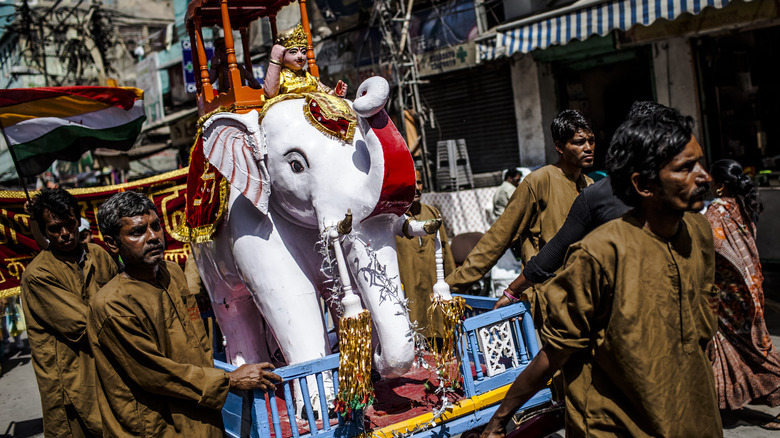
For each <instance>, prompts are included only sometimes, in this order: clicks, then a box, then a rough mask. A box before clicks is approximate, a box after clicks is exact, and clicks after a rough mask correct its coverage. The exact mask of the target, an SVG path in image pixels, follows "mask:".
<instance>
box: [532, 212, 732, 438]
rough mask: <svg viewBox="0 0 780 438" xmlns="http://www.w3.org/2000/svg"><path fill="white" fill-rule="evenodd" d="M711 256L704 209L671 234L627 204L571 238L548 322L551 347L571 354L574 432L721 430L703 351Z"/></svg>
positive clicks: (545, 332) (711, 319)
mask: <svg viewBox="0 0 780 438" xmlns="http://www.w3.org/2000/svg"><path fill="white" fill-rule="evenodd" d="M714 256H715V255H714V251H713V244H712V232H711V231H710V227H709V223H708V222H707V219H705V218H704V216H702V215H701V214H698V213H686V214H685V217H684V219H683V221H682V222H681V229H680V232H679V233H678V235H677V236H675V237H674V238H673V239H671V240H668V241H667V240H665V239H662V238H660V237H658V236H656V235H655V234H653V233H651V232H650V231H649V230H647V229H645V228H643V227H642V225H641V224H640V223H639V222H638V221H637V220H636V219H635V218H634V217H633V216H631V213H628V214H626V215H625V216H623V217H622V218H620V219H616V220H614V221H611V222H608V223H606V224H604V225H602V226H601V227H599V228H597V229H596V230H594V231H593V232H592V233H590V234H589V235H588V236H586V237H585V238H584V239H583V240H582V241H581V242H579V243H577V244H574V245H572V247H571V249H570V250H569V253H568V255H567V257H566V262H565V264H564V268H563V270H562V271H559V273H558V275H557V276H556V277H555V278H553V279H552V280H551V281H550V282H548V283H545V289H546V296H547V298H548V300H549V308H548V310H549V315H548V319H547V321H546V322H545V324H544V327H543V328H542V330H541V338H542V341H543V342H544V343H545V344H546V346H547V347H546V348H554V349H558V350H561V351H563V352H565V353H567V354H569V359H568V362H567V363H566V364H565V365H564V367H563V374H564V378H565V381H566V386H567V388H566V436H567V437H579V436H589V437H601V436H610V437H611V436H635V437H644V436H659V437H660V436H664V437H720V436H723V435H722V430H721V421H720V414H719V411H718V405H717V402H716V398H715V383H714V380H713V376H712V365H711V364H710V361H709V359H708V358H707V355H706V353H705V348H706V345H707V342H708V341H709V340H710V339H711V338H712V336H713V334H715V330H716V328H717V320H716V318H715V315H714V314H713V312H712V311H711V310H710V308H709V306H708V299H711V298H712V297H714V294H713V291H712V282H713V279H714V268H715V262H714Z"/></svg>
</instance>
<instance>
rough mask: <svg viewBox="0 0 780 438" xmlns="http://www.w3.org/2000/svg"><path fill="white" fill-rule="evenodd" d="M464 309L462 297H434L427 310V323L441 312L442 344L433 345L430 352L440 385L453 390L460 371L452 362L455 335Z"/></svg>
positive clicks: (454, 362) (464, 303)
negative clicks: (442, 326) (442, 324)
mask: <svg viewBox="0 0 780 438" xmlns="http://www.w3.org/2000/svg"><path fill="white" fill-rule="evenodd" d="M466 307H468V306H467V305H466V300H465V299H463V297H452V299H450V300H443V299H441V298H440V297H437V296H434V297H433V301H432V303H431V306H430V307H429V308H428V321H434V319H433V317H434V314H435V313H436V312H441V314H442V317H443V323H444V334H443V338H442V343H441V345H433V346H432V347H431V351H432V353H433V354H434V357H435V359H436V362H437V372H438V374H439V379H440V382H441V383H440V385H443V386H444V387H445V388H450V389H454V388H455V387H456V385H457V384H458V381H459V380H460V369H459V368H458V363H457V361H454V360H453V358H454V355H455V335H456V333H457V330H458V329H459V328H460V323H461V321H462V320H463V312H464V311H465V309H466Z"/></svg>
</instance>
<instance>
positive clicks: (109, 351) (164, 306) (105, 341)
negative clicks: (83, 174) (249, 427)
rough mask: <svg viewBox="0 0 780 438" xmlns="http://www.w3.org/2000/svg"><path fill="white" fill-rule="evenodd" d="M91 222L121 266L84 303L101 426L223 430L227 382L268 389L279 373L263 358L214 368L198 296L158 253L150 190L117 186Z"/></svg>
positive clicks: (164, 431)
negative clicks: (235, 366)
mask: <svg viewBox="0 0 780 438" xmlns="http://www.w3.org/2000/svg"><path fill="white" fill-rule="evenodd" d="M97 220H98V225H99V226H100V231H101V232H102V234H103V239H104V241H105V243H106V246H108V248H109V251H110V252H111V253H112V254H114V255H119V256H121V257H122V262H123V263H124V266H125V270H124V271H123V272H122V273H121V274H119V275H117V276H116V277H115V278H114V279H113V280H112V281H110V282H109V283H108V284H106V285H105V286H104V287H103V288H102V289H101V290H100V291H99V292H98V293H97V295H96V296H95V297H94V298H93V299H92V301H91V303H90V304H91V305H90V311H89V322H88V333H89V341H90V343H91V345H92V348H93V351H94V355H95V364H96V367H97V371H98V381H99V385H98V391H97V403H98V404H99V406H100V413H101V415H102V417H103V432H104V434H105V435H106V436H139V437H159V436H182V437H222V436H223V433H224V432H223V429H224V428H223V424H222V413H221V409H222V405H223V404H224V403H225V399H226V398H227V394H228V390H229V389H231V388H236V389H241V390H249V389H256V388H259V389H262V390H265V391H268V390H273V389H274V384H273V383H272V382H271V381H276V382H281V378H280V377H279V376H277V375H276V374H274V373H272V372H271V371H270V370H272V369H273V366H272V365H271V364H268V363H262V364H252V365H242V366H240V367H239V368H238V369H236V370H235V371H233V372H230V373H227V372H225V371H222V370H218V369H216V368H214V365H213V358H212V351H211V346H210V344H209V342H208V338H207V336H206V331H205V329H204V326H203V322H202V320H201V318H200V312H199V311H198V305H197V303H196V301H195V297H194V296H193V295H191V294H190V293H189V292H188V289H187V281H186V279H185V277H184V273H183V272H182V270H181V268H180V267H179V265H177V264H176V263H174V262H170V261H165V260H164V257H163V253H164V250H165V240H164V239H163V232H162V224H161V222H160V218H159V217H158V216H157V209H156V208H155V206H154V204H153V203H152V202H151V201H150V200H149V199H148V198H147V197H145V196H144V195H142V194H140V193H136V192H122V193H117V194H116V195H114V196H112V197H111V198H109V199H108V200H107V201H106V202H105V203H103V205H101V206H100V209H99V210H98V214H97Z"/></svg>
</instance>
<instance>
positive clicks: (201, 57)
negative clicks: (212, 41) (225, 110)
mask: <svg viewBox="0 0 780 438" xmlns="http://www.w3.org/2000/svg"><path fill="white" fill-rule="evenodd" d="M194 42H195V52H196V53H197V57H198V70H200V72H199V73H200V89H201V93H202V94H203V96H204V97H205V98H206V101H207V102H211V100H212V99H214V96H215V95H216V93H215V92H214V89H213V88H212V87H211V80H210V79H209V62H208V60H207V59H206V46H204V45H203V33H202V32H201V28H200V18H195V40H194Z"/></svg>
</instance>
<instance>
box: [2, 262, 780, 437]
mask: <svg viewBox="0 0 780 438" xmlns="http://www.w3.org/2000/svg"><path fill="white" fill-rule="evenodd" d="M765 275H766V281H765V283H764V293H765V296H766V309H765V318H766V322H767V327H768V328H769V333H770V334H771V335H772V342H773V343H774V345H775V347H776V348H777V347H778V346H780V269H778V270H777V272H766V270H765ZM24 342H25V348H24V349H22V350H21V351H19V350H14V349H12V351H11V352H10V354H7V355H6V357H5V359H4V361H3V364H2V366H3V371H2V375H1V376H0V438H11V437H13V438H27V437H36V438H37V437H43V422H42V420H41V399H40V395H39V394H38V385H37V383H36V382H35V374H34V373H33V368H32V362H31V359H30V348H29V347H28V344H27V340H26V338H25V339H24ZM745 409H746V410H747V412H749V413H751V414H752V415H753V416H755V417H756V419H755V420H753V422H756V423H757V422H760V421H761V419H764V420H769V419H771V418H773V417H776V416H778V415H780V407H776V408H769V407H766V406H749V407H747V408H745ZM691 421H696V419H693V418H692V419H691ZM723 435H724V437H726V438H778V437H780V432H778V431H769V430H764V429H762V428H760V427H759V426H758V425H756V424H751V423H750V422H747V421H745V420H737V419H735V420H734V421H732V422H729V423H727V424H724V430H723ZM564 436H565V434H564V433H563V430H560V431H558V432H557V433H556V434H553V435H551V437H556V438H557V437H564Z"/></svg>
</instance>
